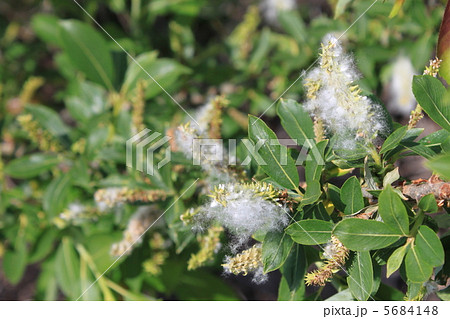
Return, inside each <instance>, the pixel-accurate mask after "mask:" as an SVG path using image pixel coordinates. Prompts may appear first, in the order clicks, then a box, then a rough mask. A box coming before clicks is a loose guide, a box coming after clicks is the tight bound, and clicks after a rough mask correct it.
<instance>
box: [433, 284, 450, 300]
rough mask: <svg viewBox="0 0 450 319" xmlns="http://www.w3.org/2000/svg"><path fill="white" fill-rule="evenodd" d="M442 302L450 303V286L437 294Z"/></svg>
mask: <svg viewBox="0 0 450 319" xmlns="http://www.w3.org/2000/svg"><path fill="white" fill-rule="evenodd" d="M436 295H438V297H439V298H441V300H444V301H450V286H449V287H447V288H445V289H442V290H440V291H438V292H437V293H436Z"/></svg>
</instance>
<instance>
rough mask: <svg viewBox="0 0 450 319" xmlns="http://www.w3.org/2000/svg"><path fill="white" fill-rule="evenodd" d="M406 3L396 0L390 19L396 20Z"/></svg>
mask: <svg viewBox="0 0 450 319" xmlns="http://www.w3.org/2000/svg"><path fill="white" fill-rule="evenodd" d="M404 3H405V0H395V3H394V6H393V7H392V10H391V13H389V18H390V19H392V18H394V17H395V16H396V15H397V14H398V13H399V12H400V9H401V8H402V7H403V4H404Z"/></svg>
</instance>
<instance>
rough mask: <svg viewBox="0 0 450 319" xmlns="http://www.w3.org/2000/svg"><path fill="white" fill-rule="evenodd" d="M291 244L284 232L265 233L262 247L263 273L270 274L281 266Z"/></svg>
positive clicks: (289, 238)
mask: <svg viewBox="0 0 450 319" xmlns="http://www.w3.org/2000/svg"><path fill="white" fill-rule="evenodd" d="M293 244H294V243H293V242H292V239H291V237H289V236H288V235H287V234H286V233H285V232H269V233H267V235H266V236H265V237H264V241H263V245H262V262H263V265H264V272H265V273H267V272H271V271H274V270H277V269H278V268H280V267H281V266H283V264H284V262H285V261H286V258H287V257H288V255H289V252H290V251H291V248H292V245H293Z"/></svg>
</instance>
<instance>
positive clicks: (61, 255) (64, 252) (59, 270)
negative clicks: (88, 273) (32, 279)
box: [55, 237, 81, 300]
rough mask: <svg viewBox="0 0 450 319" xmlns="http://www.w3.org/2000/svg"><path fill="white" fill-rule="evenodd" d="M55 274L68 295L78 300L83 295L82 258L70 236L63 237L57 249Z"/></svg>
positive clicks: (59, 284)
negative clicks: (79, 256) (81, 279)
mask: <svg viewBox="0 0 450 319" xmlns="http://www.w3.org/2000/svg"><path fill="white" fill-rule="evenodd" d="M55 276H56V280H57V282H58V286H59V287H60V288H61V290H62V291H63V292H64V294H65V295H66V296H67V297H69V298H70V299H72V300H76V299H77V298H78V297H79V296H80V295H81V281H80V260H79V258H78V255H77V253H76V251H75V247H74V244H73V241H72V239H71V238H69V237H64V238H63V239H62V242H61V245H59V248H58V250H57V251H56V258H55Z"/></svg>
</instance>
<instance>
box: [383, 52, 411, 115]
mask: <svg viewBox="0 0 450 319" xmlns="http://www.w3.org/2000/svg"><path fill="white" fill-rule="evenodd" d="M391 74H392V75H391V80H390V88H389V89H390V90H389V91H390V92H389V93H390V94H389V97H390V98H389V103H388V107H389V110H390V111H391V112H392V113H393V114H397V115H400V116H403V117H408V116H409V115H410V113H411V111H412V110H413V109H414V107H415V106H416V99H415V98H414V94H413V92H412V88H411V82H412V80H413V77H414V75H416V74H417V73H416V71H415V70H414V67H413V65H412V62H411V59H410V58H408V57H406V56H404V55H401V56H399V57H398V58H397V59H396V60H395V62H394V63H393V64H392V73H391Z"/></svg>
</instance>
